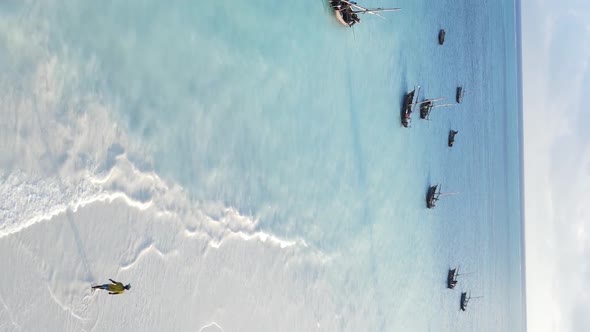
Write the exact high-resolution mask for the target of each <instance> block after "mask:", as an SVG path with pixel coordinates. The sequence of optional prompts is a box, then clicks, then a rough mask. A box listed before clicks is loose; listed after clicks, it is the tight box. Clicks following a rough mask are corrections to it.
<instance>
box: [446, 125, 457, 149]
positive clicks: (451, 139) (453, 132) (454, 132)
mask: <svg viewBox="0 0 590 332" xmlns="http://www.w3.org/2000/svg"><path fill="white" fill-rule="evenodd" d="M458 133H459V131H458V130H453V129H451V131H449V140H448V145H449V147H453V144H455V135H457V134H458Z"/></svg>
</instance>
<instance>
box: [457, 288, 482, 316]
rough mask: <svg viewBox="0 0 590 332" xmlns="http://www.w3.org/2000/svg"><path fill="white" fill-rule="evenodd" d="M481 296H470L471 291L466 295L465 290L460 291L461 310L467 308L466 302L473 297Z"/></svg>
mask: <svg viewBox="0 0 590 332" xmlns="http://www.w3.org/2000/svg"><path fill="white" fill-rule="evenodd" d="M482 297H483V296H473V297H472V296H471V292H469V295H467V292H463V293H461V310H462V311H465V310H467V304H468V303H469V301H470V300H473V299H479V298H482Z"/></svg>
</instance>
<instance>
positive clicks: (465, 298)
mask: <svg viewBox="0 0 590 332" xmlns="http://www.w3.org/2000/svg"><path fill="white" fill-rule="evenodd" d="M470 299H471V296H469V297H468V296H467V292H463V293H461V310H462V311H465V310H467V304H468V303H469V300H470Z"/></svg>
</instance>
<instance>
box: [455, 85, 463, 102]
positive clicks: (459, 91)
mask: <svg viewBox="0 0 590 332" xmlns="http://www.w3.org/2000/svg"><path fill="white" fill-rule="evenodd" d="M455 99H456V100H457V103H459V104H461V102H462V101H463V87H462V86H458V87H457V95H456V96H455Z"/></svg>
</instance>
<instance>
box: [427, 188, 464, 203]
mask: <svg viewBox="0 0 590 332" xmlns="http://www.w3.org/2000/svg"><path fill="white" fill-rule="evenodd" d="M440 188H441V186H440V185H438V184H435V185H434V186H430V187H429V188H428V191H427V192H426V207H427V208H429V209H433V208H434V207H436V202H437V201H438V200H439V199H440V198H441V197H442V196H447V195H455V194H458V193H456V192H448V193H441V192H440Z"/></svg>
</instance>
